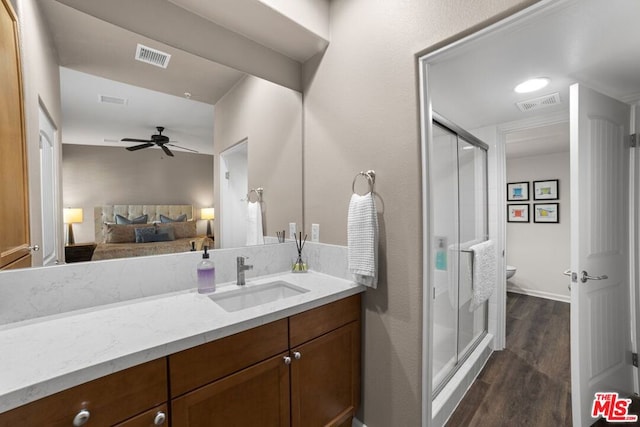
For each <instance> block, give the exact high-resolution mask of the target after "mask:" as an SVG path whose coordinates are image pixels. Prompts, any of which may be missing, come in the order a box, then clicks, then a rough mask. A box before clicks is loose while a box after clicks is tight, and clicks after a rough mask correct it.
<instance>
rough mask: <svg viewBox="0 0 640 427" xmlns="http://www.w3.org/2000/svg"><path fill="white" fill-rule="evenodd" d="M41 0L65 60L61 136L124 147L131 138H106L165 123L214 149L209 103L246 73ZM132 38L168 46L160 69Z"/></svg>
mask: <svg viewBox="0 0 640 427" xmlns="http://www.w3.org/2000/svg"><path fill="white" fill-rule="evenodd" d="M41 5H42V9H43V11H44V14H45V19H46V21H47V24H48V27H49V30H50V32H51V34H52V38H53V43H54V45H55V47H56V50H57V52H58V59H59V64H60V65H61V66H62V67H64V68H61V72H60V77H61V98H62V113H63V116H62V117H63V119H62V120H63V122H62V142H63V143H65V144H84V145H104V146H120V147H125V146H128V145H133V144H126V143H122V142H109V141H120V139H122V138H125V137H129V138H139V139H147V138H149V137H150V136H151V135H152V134H155V133H157V132H156V129H155V128H156V126H163V127H165V128H166V130H165V132H164V133H165V134H166V135H168V136H169V137H171V138H172V139H173V140H176V141H179V142H178V143H177V144H178V145H182V146H184V147H186V148H190V149H194V150H196V151H198V152H200V153H203V154H212V153H213V119H214V116H213V114H214V107H213V104H215V103H216V102H218V100H219V99H220V98H221V97H222V96H224V95H225V94H226V93H227V92H228V91H229V89H230V88H232V87H233V86H234V85H235V84H237V83H238V81H240V79H242V78H243V77H244V76H245V74H244V73H242V72H239V71H237V70H234V69H232V68H229V67H226V66H224V65H220V64H218V63H216V62H213V61H209V60H207V59H204V58H201V57H198V56H196V55H192V54H190V53H187V52H184V51H182V50H180V49H175V48H172V47H170V46H167V45H165V44H163V43H159V42H157V41H155V40H151V39H149V38H146V37H143V36H140V35H138V34H136V33H134V32H131V31H128V30H125V29H123V28H120V27H118V26H116V25H113V24H110V23H107V22H105V21H102V20H100V19H97V18H94V17H92V16H90V15H87V14H85V13H82V12H79V11H77V10H75V9H73V8H71V7H68V6H66V5H63V4H61V3H58V2H57V1H54V0H42V1H41ZM138 43H142V44H144V45H145V46H148V47H151V48H154V49H159V50H161V51H163V52H166V53H169V54H170V55H171V59H170V61H169V66H168V67H167V68H166V69H162V68H159V67H155V66H153V65H149V64H145V63H142V62H139V61H136V60H134V54H135V52H136V46H137V44H138ZM185 92H189V93H190V94H191V95H192V96H191V100H188V99H186V98H185V95H184V93H185ZM98 95H107V96H115V97H121V98H126V99H127V100H128V103H127V105H124V106H120V105H113V104H102V103H100V102H98ZM105 139H106V140H107V141H105ZM153 149H157V148H156V147H154V148H153ZM173 149H174V148H172V150H173ZM175 151H180V149H177V148H176V149H175Z"/></svg>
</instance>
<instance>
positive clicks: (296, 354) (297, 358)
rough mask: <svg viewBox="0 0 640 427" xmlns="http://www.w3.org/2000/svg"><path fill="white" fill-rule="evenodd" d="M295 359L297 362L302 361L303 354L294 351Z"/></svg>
mask: <svg viewBox="0 0 640 427" xmlns="http://www.w3.org/2000/svg"><path fill="white" fill-rule="evenodd" d="M293 358H294V359H296V360H300V359H301V358H302V354H301V353H300V352H299V351H294V352H293Z"/></svg>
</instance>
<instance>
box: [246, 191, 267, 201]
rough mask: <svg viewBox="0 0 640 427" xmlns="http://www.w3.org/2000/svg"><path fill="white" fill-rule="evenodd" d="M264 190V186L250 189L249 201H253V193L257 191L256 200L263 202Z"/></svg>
mask: <svg viewBox="0 0 640 427" xmlns="http://www.w3.org/2000/svg"><path fill="white" fill-rule="evenodd" d="M263 191H264V188H262V187H258V188H252V189H251V190H249V193H247V201H248V202H251V193H256V197H257V199H256V202H260V203H262V192H263Z"/></svg>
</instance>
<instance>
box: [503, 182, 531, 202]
mask: <svg viewBox="0 0 640 427" xmlns="http://www.w3.org/2000/svg"><path fill="white" fill-rule="evenodd" d="M507 200H508V201H509V202H515V201H523V202H525V201H527V200H529V182H510V183H508V184H507Z"/></svg>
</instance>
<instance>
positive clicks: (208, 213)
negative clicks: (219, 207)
mask: <svg viewBox="0 0 640 427" xmlns="http://www.w3.org/2000/svg"><path fill="white" fill-rule="evenodd" d="M200 219H206V220H207V237H211V238H213V233H212V232H211V220H212V219H216V210H215V208H202V209H200Z"/></svg>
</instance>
